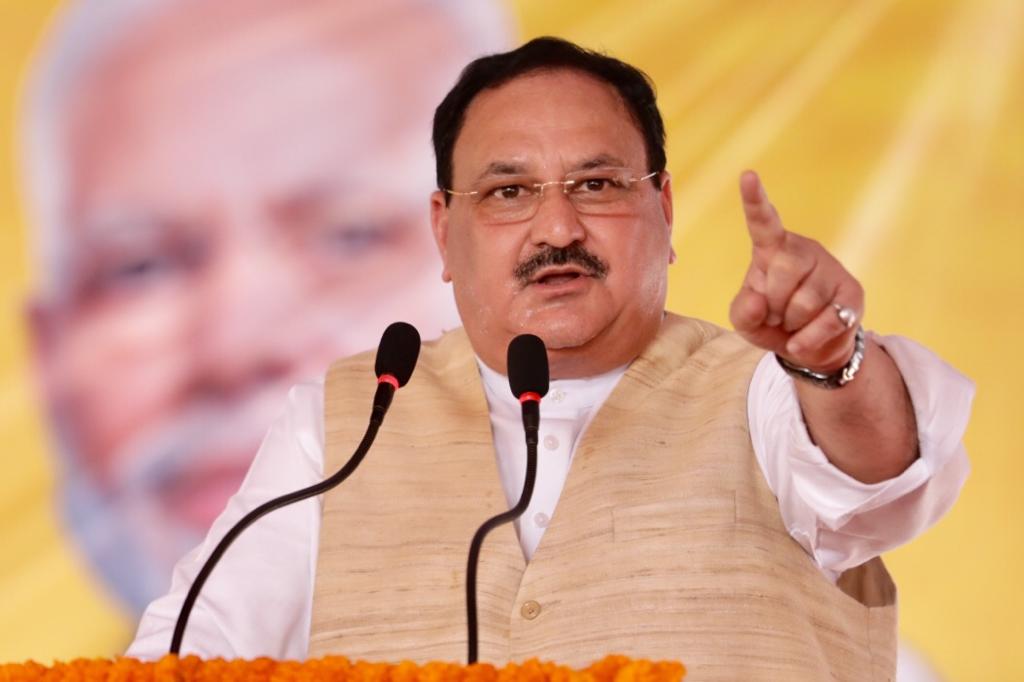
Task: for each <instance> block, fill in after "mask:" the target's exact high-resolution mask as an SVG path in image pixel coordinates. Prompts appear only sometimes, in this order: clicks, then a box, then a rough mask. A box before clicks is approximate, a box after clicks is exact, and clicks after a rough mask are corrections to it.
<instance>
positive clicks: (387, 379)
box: [377, 374, 400, 391]
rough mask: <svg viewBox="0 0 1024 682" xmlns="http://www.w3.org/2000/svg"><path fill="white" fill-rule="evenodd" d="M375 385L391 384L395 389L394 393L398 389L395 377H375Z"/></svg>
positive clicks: (382, 375)
mask: <svg viewBox="0 0 1024 682" xmlns="http://www.w3.org/2000/svg"><path fill="white" fill-rule="evenodd" d="M377 383H378V384H391V385H392V386H394V387H395V390H396V391H397V390H398V389H399V388H400V386H399V385H398V379H396V378H395V377H393V376H391V375H390V374H381V375H380V376H379V377H377Z"/></svg>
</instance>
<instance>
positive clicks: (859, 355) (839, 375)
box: [775, 326, 864, 389]
mask: <svg viewBox="0 0 1024 682" xmlns="http://www.w3.org/2000/svg"><path fill="white" fill-rule="evenodd" d="M775 359H776V360H778V361H779V366H781V367H782V369H784V370H786V374H788V375H789V376H791V377H795V378H797V379H801V380H803V381H807V382H809V383H811V384H814V385H815V386H818V387H820V388H830V389H831V388H842V387H843V386H845V385H846V384H848V383H850V382H851V381H853V378H854V377H855V376H857V371H858V370H860V363H861V362H862V361H863V360H864V328H863V327H861V326H858V327H857V334H856V336H855V337H854V340H853V355H852V356H851V357H850V360H849V361H848V362H847V363H846V364H845V365H844V366H843V367H840V368H839V369H838V370H836V371H835V372H833V373H832V374H822V373H821V372H815V371H813V370H810V369H807V368H806V367H800V366H799V365H794V364H793V363H791V362H787V361H786V360H783V359H782V358H781V357H780V356H779V355H778V354H777V353H776V355H775Z"/></svg>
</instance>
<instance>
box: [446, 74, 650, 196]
mask: <svg viewBox="0 0 1024 682" xmlns="http://www.w3.org/2000/svg"><path fill="white" fill-rule="evenodd" d="M645 158H646V147H645V145H644V140H643V135H642V133H641V132H640V128H639V126H638V124H637V122H636V120H635V118H634V117H633V115H632V114H631V112H630V110H629V108H628V107H627V106H626V104H625V102H624V101H623V99H622V97H621V95H620V94H619V92H618V91H617V90H616V89H615V88H614V86H612V85H611V84H610V83H607V82H606V81H603V80H600V79H598V78H597V77H595V76H592V75H590V74H587V73H584V72H581V71H577V70H571V69H546V70H541V71H534V72H530V73H527V74H524V75H522V76H518V77H516V78H514V79H512V80H511V81H509V82H507V83H504V84H502V85H500V86H498V87H495V88H490V89H487V90H484V91H483V92H481V93H480V94H479V95H477V96H476V97H475V98H474V99H473V101H472V102H471V103H470V105H469V106H468V107H467V109H466V113H465V115H464V117H463V124H462V127H461V129H460V131H459V136H458V138H457V139H456V143H455V148H454V150H453V159H452V160H453V171H454V175H455V176H459V177H460V178H461V177H462V176H465V177H466V178H473V177H480V176H486V175H509V174H518V173H533V172H539V171H545V170H558V171H560V172H569V171H572V170H583V169H586V168H593V167H596V166H602V165H604V166H634V165H643V164H644V160H645ZM460 166H461V168H460ZM555 167H557V168H555ZM460 171H462V172H460Z"/></svg>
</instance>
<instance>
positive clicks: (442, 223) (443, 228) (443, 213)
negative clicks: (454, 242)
mask: <svg viewBox="0 0 1024 682" xmlns="http://www.w3.org/2000/svg"><path fill="white" fill-rule="evenodd" d="M445 199H447V197H446V196H445V193H444V192H442V191H441V190H438V191H436V192H434V193H433V194H431V195H430V229H431V230H433V232H434V242H435V243H436V244H437V251H438V253H440V254H441V263H442V265H443V269H442V270H441V279H442V280H444V281H445V282H451V281H452V276H451V274H450V273H449V272H448V205H447V204H446V203H445Z"/></svg>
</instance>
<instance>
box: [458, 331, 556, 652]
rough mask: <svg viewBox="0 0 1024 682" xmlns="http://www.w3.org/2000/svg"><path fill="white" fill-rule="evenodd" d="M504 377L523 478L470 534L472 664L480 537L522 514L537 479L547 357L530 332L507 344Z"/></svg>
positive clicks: (468, 592) (468, 622)
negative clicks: (516, 424)
mask: <svg viewBox="0 0 1024 682" xmlns="http://www.w3.org/2000/svg"><path fill="white" fill-rule="evenodd" d="M508 380H509V384H510V387H511V388H512V394H513V395H514V396H515V397H516V398H518V399H519V402H520V404H521V405H522V410H523V428H524V430H525V431H526V478H525V480H524V482H523V492H522V494H521V495H520V496H519V501H518V502H517V503H516V505H515V506H514V507H512V508H511V509H509V510H508V511H506V512H503V513H501V514H498V515H497V516H492V517H491V518H489V519H487V520H486V521H484V523H483V525H482V526H480V528H478V529H477V531H476V533H475V534H474V535H473V541H472V542H471V543H470V545H469V560H468V562H467V565H466V627H467V643H468V653H467V655H466V662H467V664H469V663H476V662H477V656H478V649H479V645H478V630H479V627H478V624H477V608H476V571H477V564H478V563H479V561H480V549H481V547H482V546H483V543H484V538H486V537H487V534H488V533H490V532H491V531H492V530H494V529H495V528H497V527H498V526H501V525H503V524H506V523H509V522H510V521H515V520H516V519H517V518H519V517H520V516H522V514H523V512H525V511H526V509H527V507H529V506H530V499H531V498H532V497H533V487H534V484H535V483H536V480H537V440H538V438H537V432H538V430H539V429H540V400H541V398H543V397H544V396H545V395H546V394H547V392H548V357H547V350H546V349H545V347H544V342H543V341H541V340H540V339H539V338H537V337H536V336H533V335H532V334H521V335H520V336H517V337H516V338H514V339H512V343H510V344H509V347H508Z"/></svg>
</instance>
